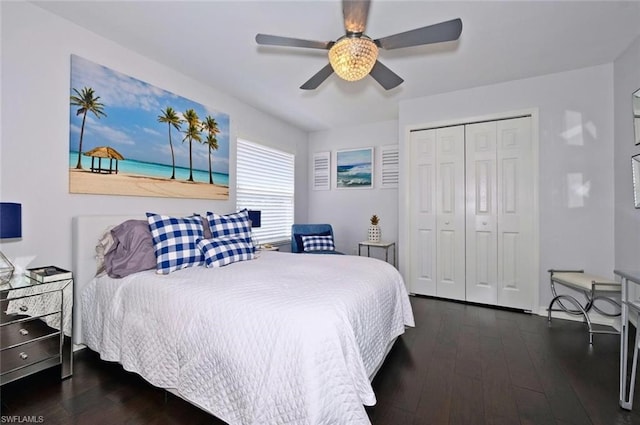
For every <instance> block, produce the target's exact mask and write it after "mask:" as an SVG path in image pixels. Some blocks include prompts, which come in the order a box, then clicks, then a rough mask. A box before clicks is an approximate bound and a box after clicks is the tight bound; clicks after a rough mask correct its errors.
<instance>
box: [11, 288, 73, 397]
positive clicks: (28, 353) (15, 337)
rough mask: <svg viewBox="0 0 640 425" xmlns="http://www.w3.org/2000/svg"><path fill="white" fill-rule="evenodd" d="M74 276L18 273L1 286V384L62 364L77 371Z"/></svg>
mask: <svg viewBox="0 0 640 425" xmlns="http://www.w3.org/2000/svg"><path fill="white" fill-rule="evenodd" d="M72 309H73V279H72V278H67V279H62V280H56V281H51V282H46V283H41V282H38V281H36V280H33V279H30V278H28V277H26V276H14V278H13V279H11V281H10V282H9V283H5V284H2V285H0V350H1V351H0V385H4V384H7V383H9V382H12V381H15V380H17V379H20V378H23V377H25V376H28V375H31V374H33V373H36V372H39V371H41V370H44V369H47V368H50V367H53V366H58V365H61V373H60V377H61V379H64V378H68V377H70V376H71V374H72V373H73V344H72V342H71V335H72Z"/></svg>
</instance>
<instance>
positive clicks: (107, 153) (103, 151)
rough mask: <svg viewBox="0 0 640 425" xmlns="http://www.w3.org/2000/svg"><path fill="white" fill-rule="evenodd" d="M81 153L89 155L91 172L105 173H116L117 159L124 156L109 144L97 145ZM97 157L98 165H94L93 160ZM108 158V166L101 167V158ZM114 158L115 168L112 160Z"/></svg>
mask: <svg viewBox="0 0 640 425" xmlns="http://www.w3.org/2000/svg"><path fill="white" fill-rule="evenodd" d="M83 155H86V156H90V157H91V172H92V173H105V174H112V173H116V174H118V161H122V160H123V159H124V157H123V156H122V155H121V154H120V152H118V151H117V150H115V149H113V148H112V147H109V146H99V147H97V148H94V149H91V150H90V151H89V152H85V153H84V154H83ZM96 158H98V166H97V167H96V166H95V160H96ZM103 158H104V159H109V168H108V169H107V168H102V159H103ZM114 160H115V169H114V167H113V162H114Z"/></svg>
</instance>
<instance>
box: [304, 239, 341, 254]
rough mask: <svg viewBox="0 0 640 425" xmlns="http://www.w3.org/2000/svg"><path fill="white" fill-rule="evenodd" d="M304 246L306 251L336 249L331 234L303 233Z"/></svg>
mask: <svg viewBox="0 0 640 425" xmlns="http://www.w3.org/2000/svg"><path fill="white" fill-rule="evenodd" d="M302 246H303V247H304V250H305V251H335V250H336V247H335V245H334V244H333V236H331V235H326V236H325V235H302Z"/></svg>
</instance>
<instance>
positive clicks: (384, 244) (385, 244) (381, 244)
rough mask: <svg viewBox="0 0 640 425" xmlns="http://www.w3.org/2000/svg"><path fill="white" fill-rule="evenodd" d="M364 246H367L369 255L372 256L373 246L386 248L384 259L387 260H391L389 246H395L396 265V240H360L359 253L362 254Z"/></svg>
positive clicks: (394, 264) (394, 260)
mask: <svg viewBox="0 0 640 425" xmlns="http://www.w3.org/2000/svg"><path fill="white" fill-rule="evenodd" d="M363 246H366V247H367V257H370V256H371V247H374V248H382V249H384V260H385V261H386V262H389V248H391V247H393V266H394V267H396V256H397V254H396V243H395V242H371V241H364V242H358V255H362V254H361V253H360V248H362V247H363Z"/></svg>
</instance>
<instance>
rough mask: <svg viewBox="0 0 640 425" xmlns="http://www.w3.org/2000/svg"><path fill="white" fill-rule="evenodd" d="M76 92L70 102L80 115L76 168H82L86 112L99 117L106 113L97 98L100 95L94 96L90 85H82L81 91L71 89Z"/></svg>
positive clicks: (104, 115)
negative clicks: (80, 123) (80, 124)
mask: <svg viewBox="0 0 640 425" xmlns="http://www.w3.org/2000/svg"><path fill="white" fill-rule="evenodd" d="M73 91H74V92H75V93H76V94H75V96H71V104H72V105H73V106H79V108H78V110H77V111H76V116H77V115H82V127H80V143H79V144H78V163H77V164H76V168H77V169H78V170H82V138H83V137H84V124H85V121H86V120H87V112H91V113H92V114H93V115H95V116H96V118H98V119H100V117H101V116H103V117H106V116H107V114H106V113H105V112H104V111H103V110H102V109H103V108H104V105H103V104H102V103H100V102H98V100H100V96H96V93H95V92H94V91H93V89H92V88H91V87H84V88H83V89H82V90H81V91H78V90H77V89H73Z"/></svg>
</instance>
